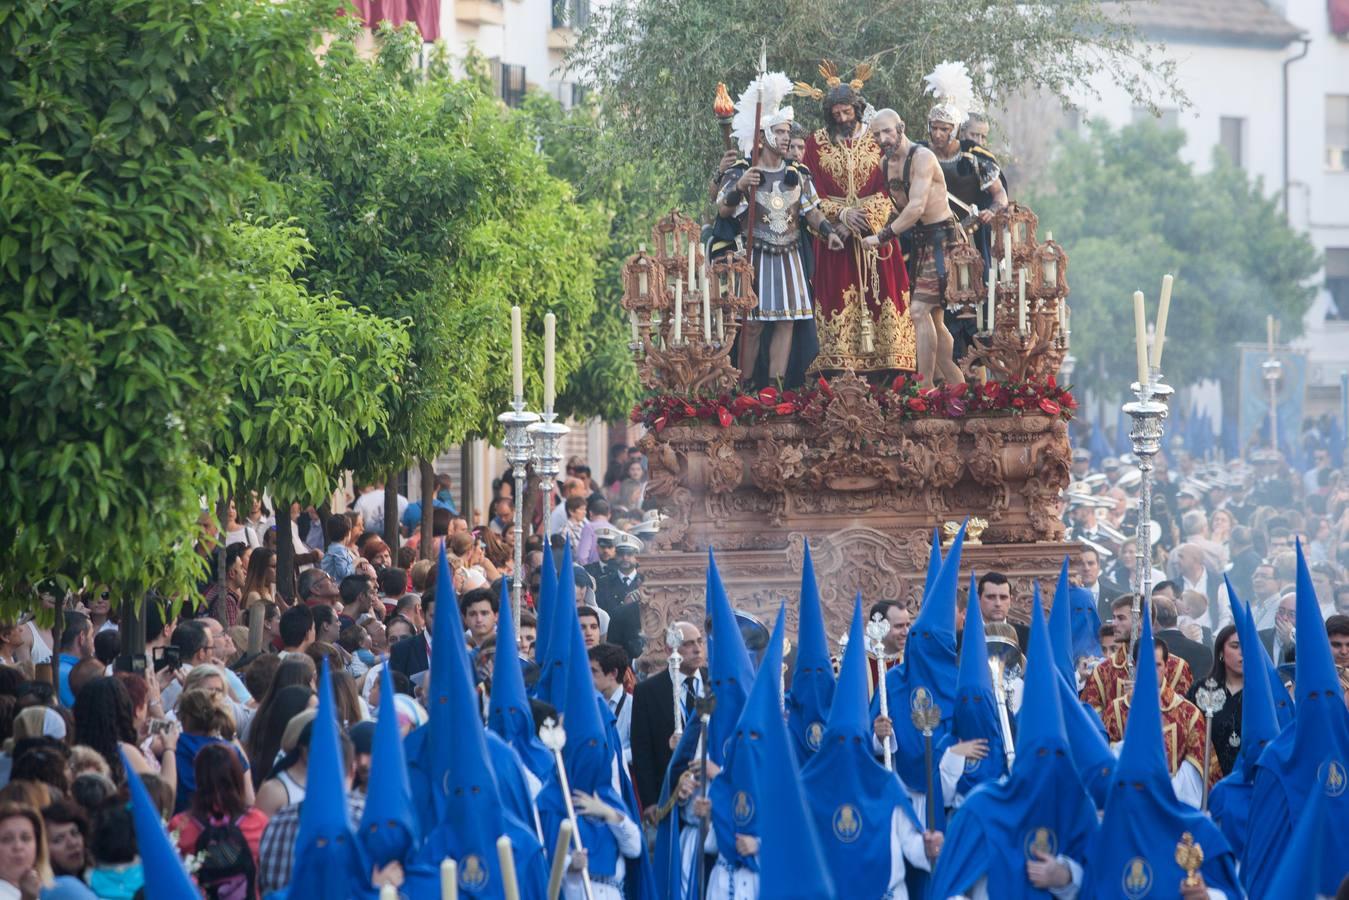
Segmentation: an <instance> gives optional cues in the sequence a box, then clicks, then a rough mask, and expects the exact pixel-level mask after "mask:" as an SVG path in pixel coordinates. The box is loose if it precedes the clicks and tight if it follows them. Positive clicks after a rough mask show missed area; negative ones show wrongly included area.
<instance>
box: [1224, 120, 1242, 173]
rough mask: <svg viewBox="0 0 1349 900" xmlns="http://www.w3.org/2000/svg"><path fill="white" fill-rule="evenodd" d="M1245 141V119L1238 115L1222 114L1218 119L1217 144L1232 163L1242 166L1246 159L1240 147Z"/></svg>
mask: <svg viewBox="0 0 1349 900" xmlns="http://www.w3.org/2000/svg"><path fill="white" fill-rule="evenodd" d="M1245 143H1246V120H1245V119H1243V118H1240V117H1238V116H1223V117H1222V118H1220V119H1218V146H1220V147H1222V148H1223V152H1224V153H1226V154H1227V158H1228V159H1230V160H1231V161H1232V165H1234V166H1236V167H1237V168H1239V169H1240V168H1243V167H1244V166H1245V164H1246V159H1245V157H1244V156H1243V154H1242V147H1244V146H1245Z"/></svg>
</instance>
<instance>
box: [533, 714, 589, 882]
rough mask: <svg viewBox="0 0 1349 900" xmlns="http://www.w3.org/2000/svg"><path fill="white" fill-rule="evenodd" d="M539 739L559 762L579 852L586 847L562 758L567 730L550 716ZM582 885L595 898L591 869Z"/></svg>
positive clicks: (585, 872) (583, 873) (583, 874)
mask: <svg viewBox="0 0 1349 900" xmlns="http://www.w3.org/2000/svg"><path fill="white" fill-rule="evenodd" d="M539 740H540V741H541V742H542V743H543V746H545V747H547V748H548V749H549V750H551V751H552V752H553V761H554V762H556V763H557V780H558V784H559V786H560V787H561V789H562V799H563V800H564V801H565V802H566V804H567V821H568V822H570V823H571V827H572V841H571V846H572V850H573V851H575V852H577V853H579V852H581V851H582V850H584V849H585V847H584V846H582V844H581V826H580V824H579V823H578V822H577V821H576V806H575V805H574V804H573V803H572V802H571V785H570V784H569V783H568V782H567V764H566V762H564V761H563V759H562V748H563V747H565V746H567V732H566V731H565V730H564V729H563V728H562V726H561V725H559V724H558V723H557V722H556V721H554V720H553V718H552V717H551V716H550V717H548V718H547V719H545V720H544V721H543V726H542V727H540V728H539ZM581 885H582V887H584V888H585V895H586V900H594V898H595V895H594V893H593V892H592V891H591V889H590V869H589V868H585V869H582V870H581Z"/></svg>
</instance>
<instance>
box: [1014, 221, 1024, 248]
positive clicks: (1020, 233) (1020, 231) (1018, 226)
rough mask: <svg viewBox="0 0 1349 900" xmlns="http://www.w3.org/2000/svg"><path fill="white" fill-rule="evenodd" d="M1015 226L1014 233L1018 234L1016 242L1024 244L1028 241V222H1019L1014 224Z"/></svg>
mask: <svg viewBox="0 0 1349 900" xmlns="http://www.w3.org/2000/svg"><path fill="white" fill-rule="evenodd" d="M1013 228H1014V232H1013V233H1014V234H1015V235H1016V241H1015V243H1017V244H1024V243H1026V223H1025V222H1017V223H1016V225H1015V226H1013Z"/></svg>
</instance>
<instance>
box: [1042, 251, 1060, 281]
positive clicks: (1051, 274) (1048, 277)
mask: <svg viewBox="0 0 1349 900" xmlns="http://www.w3.org/2000/svg"><path fill="white" fill-rule="evenodd" d="M1042 271H1043V273H1044V275H1043V277H1042V278H1041V279H1040V282H1041V284H1043V285H1044V286H1045V287H1047V288H1055V287H1058V283H1059V261H1058V260H1057V259H1056V258H1054V257H1053V256H1050V257H1048V258H1047V259H1045V261H1044V267H1043V269H1042Z"/></svg>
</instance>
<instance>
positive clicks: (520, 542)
mask: <svg viewBox="0 0 1349 900" xmlns="http://www.w3.org/2000/svg"><path fill="white" fill-rule="evenodd" d="M511 407H512V408H511V409H510V410H509V411H507V412H504V413H502V414H501V415H499V416H497V421H498V422H500V423H501V425H502V427H503V428H505V429H506V440H505V442H504V444H503V447H504V448H505V450H506V462H508V463H510V465H511V474H512V475H514V476H515V515H514V517H513V518H514V524H513V525H512V528H511V532H512V533H513V534H514V535H515V547H514V551H515V559H514V563H515V568H514V569H512V570H511V603H512V604H513V605H512V607H511V618H512V620H513V621H514V624H515V642H516V647H517V649H518V647H519V643H520V610H521V608H522V600H523V597H524V584H525V577H524V570H525V526H524V521H523V517H524V513H525V505H524V503H523V500H522V498H523V497H524V493H525V475H526V467H527V466H528V465H529V460H530V457H531V455H532V451H533V449H534V442H533V441H531V440H530V439H529V426H530V425H533V424H534V423H535V422H537V421H539V416H538V414H537V413H532V412H530V411H529V410H527V409H525V398H524V397H516V398H515V400H513V401H512V402H511Z"/></svg>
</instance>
